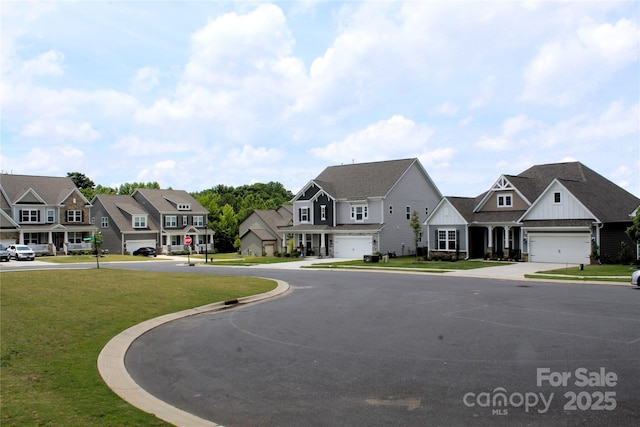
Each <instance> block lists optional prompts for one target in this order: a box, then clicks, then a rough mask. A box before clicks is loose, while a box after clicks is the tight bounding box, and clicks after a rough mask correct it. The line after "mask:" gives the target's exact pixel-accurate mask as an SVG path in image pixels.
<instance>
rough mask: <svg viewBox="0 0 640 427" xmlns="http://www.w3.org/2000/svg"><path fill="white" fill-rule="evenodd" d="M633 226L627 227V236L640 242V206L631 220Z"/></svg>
mask: <svg viewBox="0 0 640 427" xmlns="http://www.w3.org/2000/svg"><path fill="white" fill-rule="evenodd" d="M631 221H632V224H631V227H629V228H627V230H626V233H627V236H629V238H630V239H631V240H633V241H634V242H636V243H638V242H640V206H638V209H637V210H636V215H635V216H634V217H633V219H632V220H631Z"/></svg>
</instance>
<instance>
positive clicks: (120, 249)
mask: <svg viewBox="0 0 640 427" xmlns="http://www.w3.org/2000/svg"><path fill="white" fill-rule="evenodd" d="M91 203H92V205H93V207H92V208H91V214H92V215H93V217H94V218H95V222H96V225H97V226H98V227H99V229H100V232H101V233H102V249H105V250H107V251H108V252H109V253H111V254H126V253H129V254H132V253H133V252H135V251H136V250H137V249H139V248H142V247H151V248H158V243H159V242H160V229H159V228H158V227H157V226H156V224H155V223H154V222H152V221H150V220H149V212H147V211H146V210H145V209H144V207H143V206H142V205H141V204H140V203H138V202H137V201H136V200H135V199H134V198H133V197H131V196H128V195H120V194H98V195H96V196H95V197H94V198H93V200H92V201H91Z"/></svg>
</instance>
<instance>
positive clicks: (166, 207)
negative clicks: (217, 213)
mask: <svg viewBox="0 0 640 427" xmlns="http://www.w3.org/2000/svg"><path fill="white" fill-rule="evenodd" d="M136 193H139V194H141V195H142V197H144V198H145V199H146V200H147V201H148V202H149V203H151V205H152V206H153V207H154V208H155V209H156V210H157V211H158V212H160V213H180V214H188V213H192V214H206V213H207V210H206V209H205V208H204V207H203V206H202V205H201V204H200V203H198V201H197V200H196V199H194V198H193V197H192V196H191V195H190V194H189V193H187V192H186V191H184V190H159V189H155V188H138V189H136V190H135V191H134V192H133V196H135V194H136ZM179 204H184V205H190V206H191V209H190V210H188V211H182V210H178V208H177V207H176V205H179Z"/></svg>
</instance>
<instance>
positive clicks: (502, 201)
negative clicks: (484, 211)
mask: <svg viewBox="0 0 640 427" xmlns="http://www.w3.org/2000/svg"><path fill="white" fill-rule="evenodd" d="M512 206H513V196H512V195H511V194H498V207H499V208H510V207H512Z"/></svg>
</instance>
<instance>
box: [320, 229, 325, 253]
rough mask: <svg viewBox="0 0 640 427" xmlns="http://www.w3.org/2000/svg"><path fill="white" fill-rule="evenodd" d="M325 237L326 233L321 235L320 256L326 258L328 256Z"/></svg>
mask: <svg viewBox="0 0 640 427" xmlns="http://www.w3.org/2000/svg"><path fill="white" fill-rule="evenodd" d="M324 237H325V234H324V232H323V233H320V254H319V255H320V256H325V255H326V250H325V246H324Z"/></svg>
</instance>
